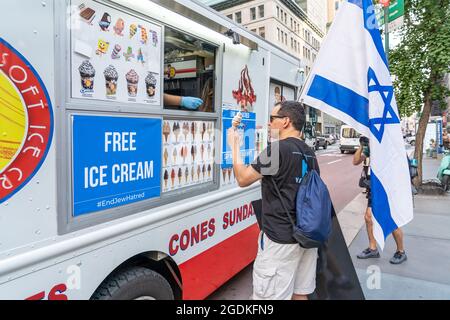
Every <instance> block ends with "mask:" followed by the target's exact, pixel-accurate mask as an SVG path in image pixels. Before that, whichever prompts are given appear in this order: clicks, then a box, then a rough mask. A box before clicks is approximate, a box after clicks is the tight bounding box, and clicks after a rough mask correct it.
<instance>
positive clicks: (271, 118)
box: [270, 115, 287, 123]
mask: <svg viewBox="0 0 450 320" xmlns="http://www.w3.org/2000/svg"><path fill="white" fill-rule="evenodd" d="M283 118H287V117H286V116H272V115H270V122H271V123H272V122H273V120H274V119H283Z"/></svg>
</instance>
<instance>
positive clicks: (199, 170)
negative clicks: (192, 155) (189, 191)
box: [197, 165, 202, 180]
mask: <svg viewBox="0 0 450 320" xmlns="http://www.w3.org/2000/svg"><path fill="white" fill-rule="evenodd" d="M200 172H202V169H201V168H200V165H198V166H197V177H198V180H200Z"/></svg>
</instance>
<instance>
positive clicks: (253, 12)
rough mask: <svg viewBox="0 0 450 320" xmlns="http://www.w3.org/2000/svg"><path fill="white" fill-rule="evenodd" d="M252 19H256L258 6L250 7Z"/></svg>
mask: <svg viewBox="0 0 450 320" xmlns="http://www.w3.org/2000/svg"><path fill="white" fill-rule="evenodd" d="M250 20H256V8H250Z"/></svg>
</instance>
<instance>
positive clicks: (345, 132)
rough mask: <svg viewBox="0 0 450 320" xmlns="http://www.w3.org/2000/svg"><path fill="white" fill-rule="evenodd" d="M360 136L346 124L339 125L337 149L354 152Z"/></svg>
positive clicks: (357, 146)
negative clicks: (339, 136)
mask: <svg viewBox="0 0 450 320" xmlns="http://www.w3.org/2000/svg"><path fill="white" fill-rule="evenodd" d="M360 136H361V134H359V133H358V132H357V131H356V130H355V129H353V128H352V127H350V126H347V125H343V126H341V138H340V140H339V149H340V150H341V153H345V152H346V151H348V152H350V153H355V152H356V150H358V148H359V145H360V143H359V138H360Z"/></svg>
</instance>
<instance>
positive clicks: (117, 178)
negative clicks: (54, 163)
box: [72, 116, 162, 216]
mask: <svg viewBox="0 0 450 320" xmlns="http://www.w3.org/2000/svg"><path fill="white" fill-rule="evenodd" d="M72 126H73V143H72V154H73V200H74V201H73V215H74V216H79V215H83V214H87V213H92V212H96V211H102V210H105V209H110V208H114V207H119V206H123V205H127V204H131V203H134V202H138V201H143V200H146V199H151V198H155V197H159V196H160V195H161V174H160V172H161V158H162V156H161V139H160V138H159V137H160V136H161V130H162V126H161V120H160V119H143V118H127V117H101V116H74V117H73V119H72ZM155 137H156V138H155Z"/></svg>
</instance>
